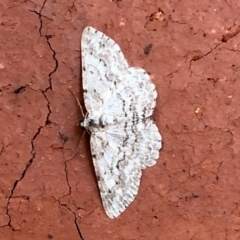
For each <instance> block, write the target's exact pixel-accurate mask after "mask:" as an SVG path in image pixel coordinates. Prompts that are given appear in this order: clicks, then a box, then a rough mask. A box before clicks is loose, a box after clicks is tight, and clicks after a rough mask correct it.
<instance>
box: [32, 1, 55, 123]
mask: <svg viewBox="0 0 240 240" xmlns="http://www.w3.org/2000/svg"><path fill="white" fill-rule="evenodd" d="M46 2H47V0H45V1H44V2H43V4H42V7H41V8H40V11H39V12H37V11H35V10H29V11H30V12H33V13H35V14H37V15H38V18H39V22H40V26H39V30H38V31H39V34H40V36H44V37H45V38H46V41H47V44H48V47H49V49H50V50H51V52H52V57H53V60H54V62H55V66H54V69H53V70H52V71H51V72H50V73H49V74H48V82H49V86H48V87H47V88H46V89H44V90H41V91H42V94H43V95H44V97H45V99H46V100H47V108H48V115H47V118H46V122H45V125H48V124H50V123H51V121H50V120H49V118H50V115H51V113H52V111H51V107H50V102H49V100H48V98H47V95H46V93H47V92H48V91H49V90H50V91H52V75H53V74H54V73H55V72H56V71H57V69H58V60H57V58H56V51H55V50H54V49H53V47H52V45H51V42H50V40H49V39H50V38H51V37H52V36H51V35H44V34H42V27H43V21H42V17H43V15H42V10H43V8H44V6H45V4H46Z"/></svg>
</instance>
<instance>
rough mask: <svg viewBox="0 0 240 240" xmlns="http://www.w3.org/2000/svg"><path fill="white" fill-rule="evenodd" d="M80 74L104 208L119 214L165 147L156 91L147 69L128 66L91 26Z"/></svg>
mask: <svg viewBox="0 0 240 240" xmlns="http://www.w3.org/2000/svg"><path fill="white" fill-rule="evenodd" d="M81 45H82V74H83V90H84V102H85V106H86V109H87V114H86V115H85V118H84V120H83V121H82V122H81V126H82V127H84V128H86V129H87V130H88V132H90V133H91V142H90V144H91V152H92V158H93V164H94V168H95V172H96V177H97V180H98V187H99V190H100V195H101V198H102V203H103V207H104V209H105V212H106V214H107V215H108V217H109V218H115V217H117V216H119V215H120V214H121V213H122V212H123V211H124V210H125V209H126V208H127V207H128V206H129V204H130V203H131V202H132V201H133V200H134V198H135V197H136V195H137V193H138V189H139V185H140V178H141V175H142V169H145V168H146V167H150V166H153V165H154V164H155V163H156V160H157V159H158V158H159V150H160V149H161V147H162V144H161V139H162V138H161V135H160V133H159V131H158V128H157V126H156V125H155V124H154V122H153V120H152V117H151V116H152V113H153V110H154V108H155V105H156V98H157V92H156V89H155V86H154V84H153V83H152V82H151V81H150V76H149V75H148V74H147V73H146V71H145V70H144V69H141V68H135V67H129V65H128V63H127V61H126V59H125V58H124V56H123V53H122V51H121V49H120V47H119V46H118V44H117V43H115V42H114V41H113V40H112V39H111V38H109V37H108V36H106V35H105V34H103V33H102V32H100V31H97V30H96V29H94V28H93V27H86V28H85V29H84V31H83V34H82V42H81Z"/></svg>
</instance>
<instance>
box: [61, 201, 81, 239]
mask: <svg viewBox="0 0 240 240" xmlns="http://www.w3.org/2000/svg"><path fill="white" fill-rule="evenodd" d="M57 201H58V203H59V205H61V206H62V207H65V208H66V209H68V211H70V212H71V213H72V214H73V215H74V224H75V227H76V229H77V232H78V236H79V238H80V239H81V240H84V238H83V235H82V233H81V231H80V227H79V226H78V223H77V215H76V213H75V212H74V211H72V210H71V209H70V208H69V207H68V206H67V204H64V203H61V202H60V200H57Z"/></svg>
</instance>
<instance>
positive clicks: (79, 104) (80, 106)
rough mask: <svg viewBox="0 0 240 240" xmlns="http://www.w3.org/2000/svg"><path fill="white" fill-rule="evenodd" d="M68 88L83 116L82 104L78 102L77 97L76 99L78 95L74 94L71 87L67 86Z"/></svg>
mask: <svg viewBox="0 0 240 240" xmlns="http://www.w3.org/2000/svg"><path fill="white" fill-rule="evenodd" d="M68 90H69V91H70V92H71V93H72V95H73V96H74V98H75V99H76V101H77V104H78V106H79V108H80V111H81V114H82V117H85V115H84V113H83V108H82V105H81V103H80V102H79V99H78V97H77V96H76V94H75V93H74V92H73V91H72V89H71V88H68Z"/></svg>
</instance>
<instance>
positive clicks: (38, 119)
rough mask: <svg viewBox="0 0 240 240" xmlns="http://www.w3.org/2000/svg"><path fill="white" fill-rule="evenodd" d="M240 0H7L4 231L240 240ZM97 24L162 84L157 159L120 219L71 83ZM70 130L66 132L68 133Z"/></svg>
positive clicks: (39, 235)
mask: <svg viewBox="0 0 240 240" xmlns="http://www.w3.org/2000/svg"><path fill="white" fill-rule="evenodd" d="M239 12H240V4H239V3H238V1H233V0H226V1H211V3H210V1H207V0H202V1H189V0H186V1H151V0H147V1H141V0H133V1H130V0H122V1H121V0H120V1H119V0H118V1H110V0H95V1H94V0H91V1H87V0H85V1H84V0H83V1H80V0H75V1H74V0H72V1H66V0H62V1H53V0H45V1H40V0H33V1H28V0H26V1H10V0H2V1H1V3H0V121H1V124H0V238H1V239H6V240H11V239H14V240H19V239H24V240H28V239H29V240H30V239H36V240H43V239H58V240H63V239H73V240H75V239H76V240H78V239H84V240H93V239H94V240H95V239H104V240H105V239H107V240H108V239H109V240H112V239H116V240H122V239H124V240H139V239H147V240H149V239H150V240H158V239H159V240H165V239H168V240H205V239H213V240H236V239H240V213H239V211H240V208H239V204H238V203H239V200H240V120H239V119H240V79H239V78H240V73H239V67H240V45H239V42H240V34H239V32H240V17H239ZM87 25H90V26H94V27H95V28H97V29H98V30H101V31H103V32H104V33H106V34H107V35H108V36H110V37H112V38H113V39H114V40H115V41H116V42H117V43H118V44H119V45H120V46H121V48H122V51H123V52H124V54H125V56H126V58H127V59H128V62H129V63H130V64H131V65H133V66H139V67H143V68H145V69H146V70H147V71H148V72H149V73H150V74H151V76H152V79H153V82H154V83H155V84H156V86H157V91H158V93H159V98H158V100H157V108H156V110H155V113H154V119H155V120H156V123H157V125H158V126H159V129H160V131H161V133H162V136H163V144H164V145H163V149H162V151H161V156H160V159H159V161H158V163H157V164H156V165H155V166H154V167H152V168H148V169H146V170H145V171H144V172H143V177H142V182H141V186H140V191H139V194H138V196H137V198H136V199H135V201H134V202H133V203H132V204H131V206H130V207H129V208H128V209H127V210H126V211H125V212H124V213H123V214H122V215H121V216H120V217H119V218H117V219H115V220H110V219H109V218H107V216H106V215H105V213H104V211H103V208H102V205H101V200H100V197H99V193H98V188H97V184H96V179H95V175H94V169H93V166H92V162H91V154H90V146H89V136H87V135H86V136H85V137H84V140H83V141H82V142H81V143H80V146H79V151H78V153H77V154H76V155H75V156H74V157H73V158H72V159H71V160H69V161H68V160H67V159H68V158H69V157H70V156H71V155H72V153H73V152H74V151H75V149H76V146H77V144H78V139H79V138H80V137H81V135H82V133H83V130H82V129H79V128H78V126H77V123H78V121H79V119H80V118H81V115H80V111H79V109H78V106H77V104H76V101H75V99H74V98H73V96H72V95H71V93H70V92H69V91H68V87H72V89H73V90H74V92H76V94H77V95H78V96H79V98H80V101H81V103H83V99H82V88H81V70H80V69H81V68H80V64H81V63H80V54H81V50H80V38H81V32H82V30H83V28H84V27H85V26H87ZM59 131H61V136H60V135H59Z"/></svg>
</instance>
